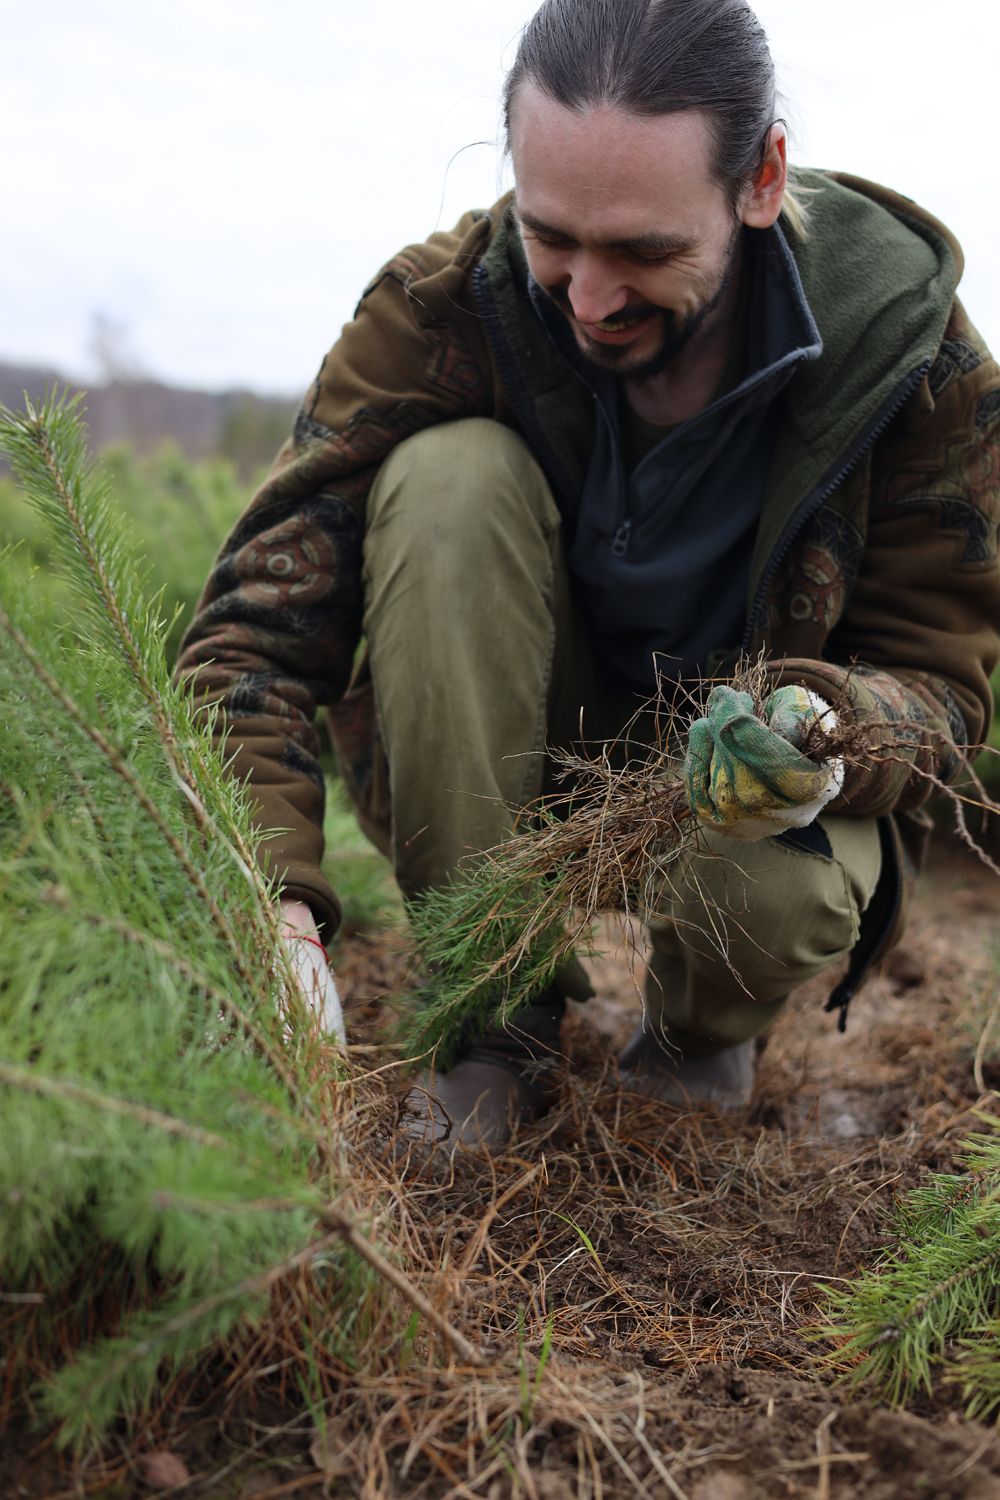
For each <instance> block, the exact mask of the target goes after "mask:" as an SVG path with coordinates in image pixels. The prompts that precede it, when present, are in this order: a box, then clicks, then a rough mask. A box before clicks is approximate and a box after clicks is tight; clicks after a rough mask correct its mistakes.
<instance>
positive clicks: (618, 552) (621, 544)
mask: <svg viewBox="0 0 1000 1500" xmlns="http://www.w3.org/2000/svg"><path fill="white" fill-rule="evenodd" d="M631 534H632V522H631V521H623V522H622V524H621V525H620V526H619V528H618V530H617V531H616V532H615V534H614V537H613V538H612V541H611V555H612V557H624V556H625V554H626V552H627V551H628V539H629V537H630V536H631Z"/></svg>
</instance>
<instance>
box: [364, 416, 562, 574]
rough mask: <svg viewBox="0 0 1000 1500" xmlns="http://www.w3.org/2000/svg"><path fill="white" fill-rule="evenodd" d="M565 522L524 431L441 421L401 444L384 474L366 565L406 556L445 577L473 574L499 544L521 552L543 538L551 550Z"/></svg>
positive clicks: (375, 489) (482, 420)
mask: <svg viewBox="0 0 1000 1500" xmlns="http://www.w3.org/2000/svg"><path fill="white" fill-rule="evenodd" d="M559 524H560V518H559V513H558V510H557V508H556V505H555V501H554V500H553V498H552V494H551V491H550V490H549V486H548V483H547V481H546V479H545V476H544V474H543V473H542V470H541V468H540V467H539V465H538V462H537V461H536V459H535V458H534V456H533V455H532V453H531V450H530V449H529V448H528V446H527V444H526V443H525V441H524V439H523V438H522V437H520V436H519V435H518V433H516V432H514V431H512V430H511V429H510V428H509V427H504V426H503V424H502V423H500V422H495V421H492V420H490V419H488V418H486V417H469V418H465V419H463V420H461V421H457V422H441V423H438V424H436V425H435V426H433V427H429V428H426V429H425V430H424V431H422V432H418V433H415V434H414V435H413V436H412V437H409V438H407V439H406V440H405V441H404V442H402V443H400V444H399V445H398V446H397V447H396V448H395V449H394V450H393V452H392V453H391V454H390V456H389V457H388V458H387V459H386V461H385V463H384V464H383V465H382V467H381V469H380V470H379V472H378V474H377V475H376V478H375V482H374V484H373V486H372V491H371V494H370V496H369V500H368V513H367V520H366V535H365V557H366V563H367V564H368V565H369V566H370V565H372V564H373V563H376V564H377V563H378V562H379V561H380V560H382V559H383V558H384V556H385V555H388V556H389V557H391V558H399V557H402V556H404V555H405V556H407V557H410V558H418V559H419V560H420V565H421V568H422V569H430V570H432V571H433V572H434V573H436V574H438V575H440V574H441V573H448V572H450V571H454V572H455V573H457V574H459V575H461V576H462V577H465V578H467V577H468V568H469V566H470V565H474V564H475V563H476V562H477V561H478V562H480V563H481V559H482V557H483V554H484V552H485V551H488V550H490V548H491V547H497V546H501V547H503V548H504V549H505V550H507V551H510V552H512V553H515V554H516V553H517V552H519V551H523V549H524V546H525V543H526V542H527V543H528V546H529V550H530V540H531V539H537V541H538V542H541V543H544V547H543V548H542V551H543V552H544V553H545V554H546V555H547V553H548V541H547V539H548V538H549V536H550V535H551V534H552V533H553V532H554V531H555V530H557V528H558V527H559Z"/></svg>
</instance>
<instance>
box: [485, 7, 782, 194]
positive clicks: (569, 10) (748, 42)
mask: <svg viewBox="0 0 1000 1500" xmlns="http://www.w3.org/2000/svg"><path fill="white" fill-rule="evenodd" d="M525 79H530V80H531V81H532V82H533V83H535V84H537V85H538V87H539V88H541V89H543V90H544V92H545V93H546V94H548V95H549V96H550V98H552V99H554V100H556V102H557V103H558V104H562V105H565V106H566V107H567V108H568V109H577V110H581V109H585V108H587V107H591V106H594V105H606V106H607V105H611V106H614V107H615V108H617V109H621V110H624V111H625V112H626V113H628V114H634V115H664V114H673V113H675V112H677V111H679V110H685V109H697V110H703V111H704V112H705V113H706V114H707V115H708V118H709V123H710V124H711V127H712V131H713V133H714V136H715V147H716V154H715V170H716V174H717V176H718V178H719V181H720V182H721V183H722V184H723V185H724V186H725V188H726V190H727V192H728V193H729V195H730V197H731V198H732V200H733V201H734V202H735V201H736V199H737V198H738V196H739V194H740V192H741V190H742V189H743V188H744V187H745V186H746V184H747V183H748V182H749V181H751V180H752V179H753V177H754V176H755V174H756V172H757V170H758V169H759V167H760V166H761V164H762V163H763V160H764V156H765V150H766V142H767V133H768V131H769V130H770V128H771V126H772V125H773V124H774V112H775V105H776V95H775V82H774V64H773V62H772V61H771V53H770V49H769V47H768V44H767V37H766V35H765V33H764V28H763V27H762V26H761V24H760V22H759V21H758V20H757V17H756V16H755V15H754V13H753V11H752V10H751V9H750V6H749V5H748V4H747V3H746V0H544V4H543V5H542V6H541V8H540V9H539V10H538V11H536V13H535V15H534V16H533V17H532V19H531V20H530V21H529V22H528V24H527V26H526V27H525V28H524V31H523V32H522V34H521V42H520V45H519V47H518V49H517V56H516V57H515V59H514V64H513V66H512V68H511V70H510V72H509V73H508V75H507V80H506V83H505V85H504V94H503V106H504V122H505V127H506V131H507V139H508V142H509V140H510V119H511V106H512V104H513V101H514V95H515V93H516V90H517V88H518V85H519V84H521V83H522V82H523V81H524V80H525Z"/></svg>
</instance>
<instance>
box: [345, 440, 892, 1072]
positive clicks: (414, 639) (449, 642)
mask: <svg viewBox="0 0 1000 1500" xmlns="http://www.w3.org/2000/svg"><path fill="white" fill-rule="evenodd" d="M364 583H365V624H364V628H365V635H366V637H367V640H368V645H369V653H370V668H371V674H372V679H373V682H374V689H375V701H376V707H377V714H378V721H379V726H380V734H381V742H382V746H383V747H384V754H385V760H386V766H385V768H384V773H385V775H386V777H387V793H388V795H387V806H386V811H387V812H390V813H391V852H392V857H393V860H394V864H395V869H396V875H397V879H398V880H399V884H400V886H401V888H402V890H403V892H404V894H406V895H413V894H416V893H418V892H419V891H421V890H425V889H428V888H430V887H433V886H435V885H439V884H441V883H442V882H444V881H445V880H446V879H447V878H448V876H449V875H450V874H451V873H452V872H453V871H454V870H455V869H456V867H457V866H458V864H459V861H460V860H461V859H463V857H465V856H468V855H470V854H475V852H476V851H478V850H482V849H486V848H489V847H490V846H492V845H495V844H498V843H500V842H501V840H502V839H503V838H504V837H505V836H506V834H507V833H508V832H509V830H510V827H511V821H512V819H511V813H510V811H509V809H510V808H511V807H512V806H514V807H520V806H522V805H524V804H525V803H527V802H530V801H531V800H532V799H533V798H535V797H537V796H538V795H539V794H540V793H541V792H542V791H543V789H546V788H547V787H548V786H549V785H550V782H549V780H548V778H549V776H550V773H551V769H552V767H551V764H550V762H549V760H548V758H547V756H546V747H547V746H558V747H566V746H569V745H571V744H579V742H580V737H581V723H582V733H583V738H584V740H585V741H587V742H589V743H591V744H593V743H595V742H596V743H598V744H600V743H601V742H603V741H605V740H614V739H615V738H616V737H618V736H619V735H620V734H621V731H622V728H623V726H624V725H625V724H626V723H627V722H628V721H629V720H630V719H631V718H632V716H633V714H634V713H635V712H636V710H637V709H638V708H639V707H640V699H639V697H637V696H636V694H635V693H634V692H632V691H630V690H628V689H623V688H621V687H620V686H616V685H615V684H614V683H613V682H609V681H608V680H607V674H606V673H604V672H603V671H602V670H601V669H600V668H599V666H598V664H597V663H596V662H595V660H594V655H593V652H592V650H591V648H590V645H589V642H588V640H587V636H586V632H585V630H584V629H583V628H582V625H581V622H580V619H579V617H578V615H577V612H576V611H575V609H574V606H573V601H572V598H571V595H570V589H569V583H568V576H567V570H566V563H565V555H564V548H563V541H562V531H561V522H560V517H559V513H558V510H557V508H556V505H555V502H554V500H553V498H552V494H551V492H550V490H549V487H548V484H547V482H546V480H545V477H544V475H543V473H542V471H541V469H540V468H539V466H538V464H537V463H536V462H535V460H534V458H533V457H532V455H531V453H530V451H529V450H528V448H527V446H526V445H525V444H524V442H523V441H522V439H521V438H520V437H518V436H517V435H516V434H515V433H513V432H511V431H510V430H509V429H507V428H505V427H503V426H501V425H500V424H499V423H496V422H492V421H488V420H486V419H480V418H475V419H471V420H466V421H462V422H454V423H449V424H444V425H440V426H436V427H433V428H431V429H429V430H427V431H425V432H422V433H419V434H417V435H416V436H414V437H411V438H409V439H408V440H407V441H405V442H403V443H401V444H400V445H399V447H397V448H396V449H395V450H394V452H393V453H392V455H391V457H390V458H389V459H388V460H387V461H386V463H385V464H384V465H383V467H382V469H381V470H380V471H379V474H378V476H377V478H376V481H375V484H374V487H373V489H372V493H371V496H370V499H369V511H368V524H367V532H366V536H365V551H364ZM369 821H370V819H369ZM821 823H822V827H823V828H824V830H825V831H826V833H827V836H828V839H829V849H830V852H829V854H828V855H827V854H825V853H824V854H819V853H808V852H801V851H797V850H794V849H792V848H790V847H789V846H787V845H786V844H782V843H778V842H777V841H775V840H773V839H766V840H763V841H762V842H759V843H754V844H742V843H737V842H735V841H733V840H732V839H727V838H725V837H723V836H719V835H708V836H706V837H705V838H704V840H703V848H702V850H701V852H700V853H699V854H698V855H696V856H692V857H691V858H690V859H688V860H686V862H685V864H684V866H683V868H677V867H675V868H674V869H673V870H672V872H671V880H670V882H669V888H668V887H667V886H666V885H665V887H664V891H663V898H662V902H661V904H660V908H659V910H658V911H657V913H656V915H655V916H654V917H653V918H652V920H651V921H650V923H649V933H650V939H651V944H652V955H651V960H650V966H649V976H648V981H647V1008H648V1012H649V1017H650V1020H651V1022H652V1023H653V1024H655V1025H658V1026H661V1027H663V1028H665V1030H666V1031H667V1032H668V1034H670V1035H671V1036H672V1037H676V1039H677V1040H678V1041H680V1042H682V1044H683V1045H684V1047H685V1049H686V1050H688V1051H699V1050H700V1051H712V1050H713V1049H715V1048H718V1047H721V1046H727V1045H729V1044H731V1043H733V1042H738V1041H743V1040H745V1039H746V1038H748V1037H751V1036H753V1035H754V1034H755V1033H757V1032H758V1031H760V1030H762V1029H763V1028H764V1027H765V1026H766V1025H768V1023H769V1022H770V1021H771V1020H772V1019H773V1018H774V1016H775V1015H776V1014H777V1012H778V1010H779V1009H780V1007H781V1005H782V1003H783V1002H784V1000H785V998H786V997H787V995H788V993H789V991H790V990H792V989H794V988H795V986H796V985H798V984H801V983H802V982H803V981H804V980H806V979H809V978H811V977H812V976H813V975H814V974H817V973H819V972H820V971H821V970H823V969H824V968H826V967H828V966H829V965H831V964H833V963H836V962H837V960H838V959H840V958H842V957H844V956H845V955H846V954H847V953H848V952H849V951H850V949H851V948H852V946H853V944H854V941H855V939H856V937H857V933H858V921H859V917H860V913H861V912H862V911H863V910H864V908H865V907H866V905H867V904H868V901H869V899H870V897H871V894H872V892H873V890H874V888H875V883H876V880H877V878H878V873H879V843H878V835H877V830H876V827H875V824H874V822H873V821H872V820H868V819H860V818H859V819H854V818H845V817H825V818H823V819H822V820H821Z"/></svg>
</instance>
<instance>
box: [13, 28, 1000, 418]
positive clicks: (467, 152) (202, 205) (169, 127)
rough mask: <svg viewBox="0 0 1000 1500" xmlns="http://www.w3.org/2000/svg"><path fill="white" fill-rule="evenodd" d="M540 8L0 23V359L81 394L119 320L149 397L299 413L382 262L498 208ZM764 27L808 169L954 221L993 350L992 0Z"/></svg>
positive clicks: (977, 314) (797, 149)
mask: <svg viewBox="0 0 1000 1500" xmlns="http://www.w3.org/2000/svg"><path fill="white" fill-rule="evenodd" d="M533 9H534V4H533V3H531V0H526V3H523V4H522V3H518V0H424V3H423V4H422V5H420V6H417V5H414V4H413V3H412V0H405V3H404V0H381V3H380V4H365V3H364V0H324V3H322V4H320V3H318V0H283V3H280V4H279V3H278V0H238V3H237V0H160V3H159V4H158V5H143V4H139V3H137V0H32V3H31V4H30V5H29V4H25V3H23V0H17V3H14V0H0V23H2V30H0V38H2V41H0V140H2V142H3V177H2V181H3V188H2V191H3V201H4V213H3V226H2V229H0V263H2V266H3V275H2V277H0V360H3V359H8V360H10V359H19V360H24V361H26V362H31V363H37V364H48V365H55V366H57V367H60V368H62V369H64V370H66V371H67V372H68V373H70V374H71V375H75V376H77V377H79V378H87V377H88V376H90V375H92V373H93V371H94V368H95V365H94V359H93V354H92V345H93V328H94V323H95V319H96V318H97V317H98V316H99V315H103V316H104V317H105V318H106V319H111V320H113V321H116V322H117V323H118V324H120V325H121V326H122V328H123V329H124V330H125V334H124V337H123V339H122V344H123V349H124V352H125V353H126V354H130V355H131V356H132V357H134V358H135V360H136V361H137V362H139V363H141V365H142V367H143V368H145V369H146V370H147V371H149V372H150V373H153V374H156V375H158V376H161V377H163V378H165V379H168V380H171V381H176V382H180V383H184V384H189V385H196V386H201V387H205V388H208V389H213V388H220V387H223V386H228V385H242V386H249V387H252V388H255V389H258V390H264V391H280V392H289V393H295V394H298V393H299V392H300V391H301V390H302V389H303V388H304V387H305V386H306V385H307V384H308V382H309V380H310V379H311V378H312V375H313V373H314V372H315V369H316V367H317V365H318V363H319V359H320V357H321V355H322V353H323V352H324V350H325V349H326V347H327V346H328V345H329V344H330V343H332V342H333V340H334V339H335V337H336V336H337V333H338V331H339V329H340V326H341V324H342V323H343V322H344V321H345V320H346V319H347V318H349V317H350V315H351V311H352V309H353V307H354V303H355V301H356V300H357V296H358V293H359V292H360V290H361V288H362V287H363V285H364V284H365V282H366V281H367V280H368V279H369V278H370V276H371V275H372V273H373V272H374V271H375V270H376V269H377V268H378V266H379V265H380V264H381V262H382V261H384V260H385V259H387V258H388V256H389V255H390V254H392V253H393V252H394V251H395V250H397V249H398V248H399V247H400V246H402V245H404V244H406V243H408V242H409V241H412V240H419V239H422V238H423V237H424V236H425V235H426V234H427V233H428V232H429V231H430V230H432V229H434V228H435V227H438V226H442V227H444V226H447V225H448V224H450V223H451V222H453V221H454V219H455V218H457V216H458V214H459V213H461V212H462V211H463V210H464V209H465V208H468V207H472V206H476V205H485V204H488V203H490V202H491V201H492V200H493V199H494V198H495V197H496V196H497V195H498V193H499V192H500V191H501V190H502V188H503V187H504V186H505V185H506V180H507V179H506V173H505V168H504V164H503V162H502V160H501V156H500V152H499V149H498V147H497V144H496V142H497V127H498V99H499V93H500V87H501V82H502V77H503V71H504V67H505V66H506V65H507V64H508V63H509V62H510V60H511V58H512V56H513V49H514V45H515V43H516V37H517V33H518V30H519V28H520V27H521V25H522V24H523V23H524V21H525V20H526V19H527V17H528V16H529V15H530V14H531V12H532V10H533ZM756 9H757V13H758V15H759V16H760V18H761V20H762V21H763V23H764V25H765V27H766V28H767V30H768V33H769V35H770V38H771V44H772V50H773V52H774V56H775V61H776V63H777V66H778V73H779V83H780V85H781V87H782V89H783V91H784V93H785V95H786V97H787V99H788V101H789V107H788V113H789V118H790V121H791V124H792V126H793V155H794V156H795V157H796V158H797V159H798V160H799V161H801V162H803V163H808V164H809V165H815V166H826V167H837V168H841V169H843V170H846V171H851V172H855V173H859V174H861V175H862V176H867V177H871V178H874V179H875V180H876V181H881V182H885V183H887V184H889V185H890V186H892V187H894V188H896V189H898V190H899V191H901V192H904V193H906V194H908V195H909V196H911V197H913V198H916V199H917V200H918V201H919V202H921V203H922V204H923V205H924V206H925V207H927V208H929V209H931V210H932V211H933V212H934V213H936V214H938V215H939V217H941V218H943V219H944V220H945V222H946V223H948V224H949V225H950V226H951V228H952V229H953V230H954V231H955V232H956V233H957V234H958V236H959V238H960V239H961V240H962V242H963V244H964V247H965V251H966V259H967V271H966V276H965V280H964V282H963V296H964V299H965V302H966V306H967V307H968V309H969V312H970V314H971V316H972V319H973V321H974V322H976V323H977V324H978V325H979V327H980V329H981V330H982V332H983V333H984V334H985V336H986V337H987V339H988V340H989V341H990V342H991V343H992V345H993V347H994V348H995V349H996V348H1000V255H998V249H997V247H998V244H1000V166H998V155H997V139H998V128H997V120H996V105H995V102H994V101H995V97H996V95H995V88H996V70H997V58H998V56H1000V0H947V3H944V0H835V3H830V0H760V3H759V4H758V5H757V6H756ZM477 143H481V144H477ZM463 148H465V149H463ZM456 153H460V154H456Z"/></svg>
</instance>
